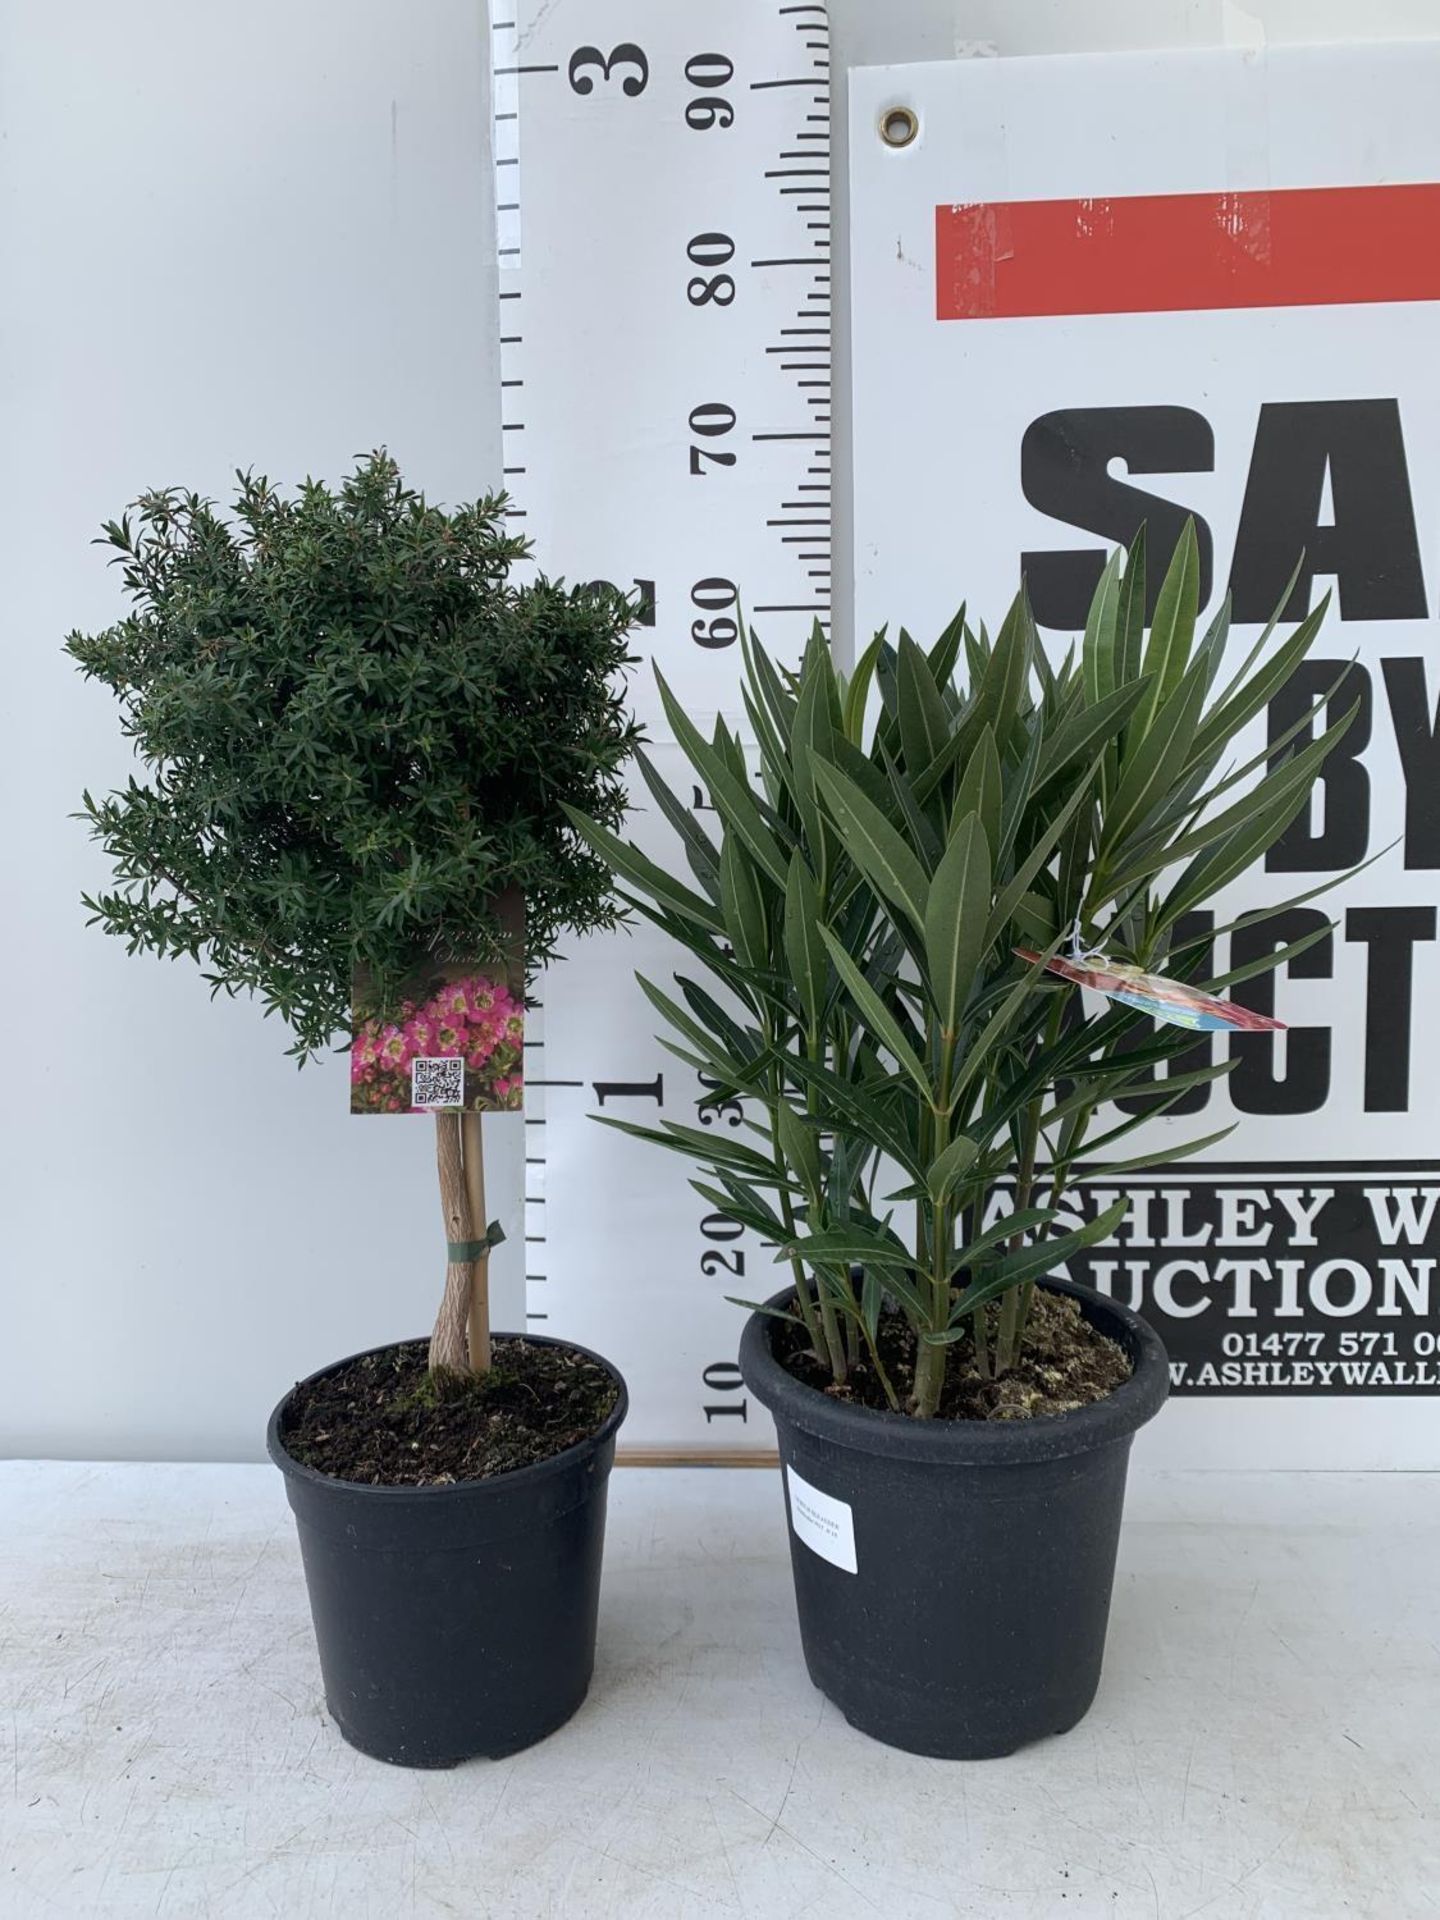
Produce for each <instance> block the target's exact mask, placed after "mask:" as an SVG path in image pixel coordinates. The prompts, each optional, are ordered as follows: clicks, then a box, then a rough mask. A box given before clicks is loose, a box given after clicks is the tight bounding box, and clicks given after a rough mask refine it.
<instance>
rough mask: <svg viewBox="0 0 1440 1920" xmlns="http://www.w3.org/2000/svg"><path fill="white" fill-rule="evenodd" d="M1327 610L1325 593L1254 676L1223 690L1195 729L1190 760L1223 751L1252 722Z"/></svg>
mask: <svg viewBox="0 0 1440 1920" xmlns="http://www.w3.org/2000/svg"><path fill="white" fill-rule="evenodd" d="M1329 610H1330V596H1329V594H1328V593H1327V594H1326V595H1325V597H1324V599H1323V600H1322V601H1321V602H1320V604H1319V606H1318V607H1316V608H1314V609H1313V610H1312V611H1311V612H1310V613H1308V614H1307V615H1306V616H1305V618H1304V619H1303V620H1302V621H1301V622H1300V624H1299V625H1298V626H1297V627H1296V628H1295V629H1294V631H1293V632H1292V633H1290V634H1288V635H1287V636H1286V638H1285V639H1284V640H1283V641H1282V642H1281V644H1280V645H1279V646H1278V647H1277V648H1276V649H1275V651H1274V653H1273V654H1271V655H1270V657H1269V659H1268V660H1266V662H1265V663H1264V665H1263V666H1262V667H1261V668H1260V669H1259V671H1258V672H1257V673H1255V674H1253V675H1251V676H1250V678H1249V679H1247V680H1246V681H1245V682H1243V684H1241V685H1240V686H1239V687H1237V688H1236V690H1235V691H1234V692H1233V693H1231V692H1228V690H1227V693H1226V694H1225V695H1224V696H1222V698H1221V699H1220V701H1219V702H1218V703H1217V704H1216V705H1215V706H1213V707H1212V708H1211V709H1210V711H1209V712H1208V713H1207V714H1206V715H1205V718H1204V719H1203V720H1202V721H1201V723H1200V725H1199V727H1197V728H1196V730H1195V737H1194V742H1193V747H1192V758H1193V759H1195V760H1203V759H1205V758H1206V757H1207V755H1209V754H1211V753H1212V752H1218V751H1220V750H1223V748H1224V745H1225V742H1226V741H1227V740H1230V739H1233V738H1234V736H1235V735H1236V734H1237V733H1238V732H1239V731H1240V729H1241V728H1242V727H1243V726H1244V725H1245V724H1246V722H1247V721H1249V720H1252V719H1254V717H1255V715H1256V714H1257V713H1259V712H1260V711H1261V709H1262V708H1263V707H1266V706H1268V705H1269V704H1270V701H1271V700H1272V699H1273V698H1274V696H1275V695H1276V694H1277V693H1278V692H1279V691H1280V689H1281V688H1282V687H1283V686H1284V685H1285V682H1286V681H1287V680H1288V679H1289V678H1290V676H1291V674H1292V673H1293V672H1294V671H1295V669H1296V667H1298V666H1299V664H1300V662H1301V661H1302V660H1303V659H1304V658H1305V656H1306V654H1307V653H1308V652H1309V651H1310V649H1311V647H1312V646H1314V644H1315V640H1316V637H1317V636H1318V634H1319V632H1320V629H1321V627H1322V626H1323V625H1324V623H1325V616H1326V614H1327V613H1328V612H1329ZM1268 631H1269V629H1268V628H1267V632H1268Z"/></svg>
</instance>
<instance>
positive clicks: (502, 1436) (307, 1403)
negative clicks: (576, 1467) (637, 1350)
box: [280, 1340, 618, 1487]
mask: <svg viewBox="0 0 1440 1920" xmlns="http://www.w3.org/2000/svg"><path fill="white" fill-rule="evenodd" d="M427 1357H428V1349H427V1345H426V1343H425V1342H424V1341H423V1340H414V1341H410V1342H407V1343H406V1344H405V1345H403V1346H398V1347H386V1348H385V1349H384V1351H383V1352H381V1353H370V1354H365V1355H364V1356H363V1357H362V1358H361V1359H359V1360H352V1361H350V1362H349V1364H348V1365H346V1366H343V1367H341V1368H339V1369H338V1370H337V1371H336V1372H334V1373H329V1374H326V1376H325V1378H324V1379H323V1380H317V1381H314V1382H312V1384H310V1385H309V1386H301V1387H298V1388H297V1389H296V1392H295V1395H294V1398H293V1399H292V1401H291V1404H290V1410H289V1414H288V1417H287V1419H286V1422H285V1425H284V1428H283V1430H282V1432H281V1435H280V1437H281V1439H282V1440H283V1441H284V1443H285V1450H286V1452H287V1453H289V1454H290V1455H291V1456H292V1458H294V1459H296V1460H298V1461H299V1462H300V1463H301V1465H302V1466H307V1467H314V1468H315V1469H316V1471H317V1472H319V1473H329V1474H333V1475H334V1476H335V1477H336V1479H338V1480H353V1481H358V1482H359V1483H360V1484H361V1485H363V1486H371V1487H425V1486H451V1485H453V1484H454V1483H455V1482H456V1481H459V1480H488V1479H489V1478H490V1477H491V1476H492V1475H493V1474H497V1473H510V1472H512V1471H513V1470H514V1469H515V1468H516V1467H529V1466H533V1465H534V1464H535V1463H536V1462H537V1461H539V1460H549V1459H550V1458H551V1457H552V1456H553V1455H554V1454H557V1453H563V1452H564V1451H565V1449H566V1448H567V1447H573V1446H575V1445H576V1443H577V1442H579V1441H581V1440H586V1439H588V1438H589V1437H590V1435H591V1434H592V1433H594V1432H595V1430H596V1429H597V1428H598V1427H599V1426H601V1425H602V1424H603V1422H604V1420H605V1417H606V1415H607V1414H608V1413H609V1412H610V1410H611V1409H612V1408H613V1407H614V1405H615V1399H616V1394H617V1392H618V1389H617V1387H616V1385H615V1380H614V1378H613V1376H612V1375H611V1374H610V1373H608V1372H607V1371H606V1369H605V1368H604V1367H602V1366H600V1365H599V1364H598V1362H596V1361H594V1360H592V1359H590V1358H589V1357H588V1356H587V1355H586V1354H583V1353H576V1352H574V1351H573V1350H572V1349H571V1348H569V1347H537V1346H531V1345H530V1343H529V1342H528V1341H525V1340H497V1341H496V1342H495V1347H494V1365H493V1366H492V1367H491V1369H490V1371H489V1373H485V1374H476V1375H465V1376H461V1375H457V1374H447V1375H440V1376H433V1377H432V1375H431V1374H430V1371H429V1369H428V1367H427V1365H426V1361H427Z"/></svg>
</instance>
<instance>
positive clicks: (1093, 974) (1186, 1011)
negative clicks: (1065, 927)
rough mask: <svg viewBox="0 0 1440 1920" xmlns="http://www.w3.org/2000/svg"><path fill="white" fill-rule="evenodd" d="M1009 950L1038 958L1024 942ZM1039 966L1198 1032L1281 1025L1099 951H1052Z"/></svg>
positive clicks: (1033, 959)
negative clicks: (1070, 955) (1070, 954)
mask: <svg viewBox="0 0 1440 1920" xmlns="http://www.w3.org/2000/svg"><path fill="white" fill-rule="evenodd" d="M1015 954H1016V957H1017V958H1018V959H1021V960H1028V961H1029V962H1030V964H1031V965H1032V966H1033V965H1034V964H1035V963H1036V961H1038V960H1039V958H1040V955H1039V954H1038V953H1034V952H1032V951H1031V949H1030V948H1029V947H1016V948H1015ZM1045 970H1046V972H1047V973H1056V974H1059V976H1060V978H1061V979H1062V980H1071V981H1073V982H1074V983H1075V985H1076V986H1077V987H1090V988H1092V989H1093V990H1094V992H1096V993H1103V994H1104V995H1105V997H1106V998H1107V999H1108V1000H1118V1001H1119V1002H1120V1004H1121V1005H1122V1006H1126V1007H1135V1008H1137V1009H1138V1010H1139V1012H1141V1013H1148V1014H1152V1015H1153V1016H1154V1017H1155V1019H1157V1020H1163V1021H1164V1022H1165V1024H1166V1025H1167V1026H1171V1027H1191V1028H1193V1029H1195V1031H1197V1032H1200V1033H1213V1032H1216V1031H1217V1030H1221V1029H1225V1030H1229V1031H1232V1032H1261V1031H1270V1030H1272V1029H1274V1028H1282V1029H1283V1027H1284V1025H1285V1022H1284V1021H1283V1020H1272V1019H1271V1018H1270V1017H1269V1015H1268V1014H1263V1013H1253V1012H1252V1011H1251V1010H1250V1008H1249V1007H1242V1006H1238V1005H1237V1004H1236V1003H1235V1002H1234V1001H1233V1000H1217V999H1216V998H1215V996H1214V995H1213V994H1209V993H1201V992H1200V991H1199V989H1198V988H1196V987H1187V986H1185V985H1184V983H1183V982H1181V981H1179V980H1167V979H1166V977H1165V975H1164V974H1163V973H1145V972H1143V971H1142V969H1141V968H1139V967H1134V966H1130V965H1128V964H1127V963H1126V962H1125V961H1123V960H1108V959H1106V957H1105V955H1104V954H1086V955H1083V956H1082V957H1081V958H1080V959H1078V960H1073V959H1067V958H1066V957H1065V956H1064V955H1063V954H1056V955H1055V956H1054V958H1053V959H1050V960H1047V961H1046V962H1045Z"/></svg>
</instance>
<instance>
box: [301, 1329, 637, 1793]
mask: <svg viewBox="0 0 1440 1920" xmlns="http://www.w3.org/2000/svg"><path fill="white" fill-rule="evenodd" d="M511 1337H517V1336H507V1335H505V1334H500V1335H498V1336H497V1338H499V1339H502V1340H503V1339H506V1338H511ZM524 1338H525V1339H526V1341H527V1342H529V1344H531V1345H533V1346H567V1347H569V1349H570V1351H571V1352H573V1353H587V1350H586V1349H585V1348H583V1347H576V1346H574V1345H573V1343H571V1342H569V1341H557V1340H546V1339H543V1338H541V1337H539V1336H537V1335H535V1334H526V1335H525V1336H524ZM372 1351H374V1352H386V1351H388V1349H386V1348H375V1349H372ZM362 1357H363V1356H362V1355H359V1354H356V1355H353V1356H352V1358H353V1359H360V1358H362ZM587 1357H588V1358H589V1359H592V1360H597V1361H599V1364H600V1365H601V1366H603V1367H605V1368H606V1369H607V1370H608V1371H609V1373H610V1374H611V1376H612V1377H613V1379H614V1380H615V1383H616V1386H617V1387H618V1388H619V1395H618V1398H617V1400H616V1402H615V1406H614V1408H613V1409H612V1411H611V1412H610V1413H609V1415H608V1416H607V1417H606V1419H605V1422H604V1424H603V1425H602V1426H600V1427H599V1428H598V1429H597V1430H596V1432H595V1433H594V1434H592V1435H591V1436H590V1437H589V1438H588V1439H586V1440H583V1441H581V1442H580V1443H579V1444H578V1445H576V1446H573V1447H569V1448H567V1449H566V1451H565V1452H564V1453H559V1454H556V1455H555V1457H554V1458H553V1459H551V1460H542V1461H540V1462H538V1463H537V1464H536V1465H535V1466H531V1467H521V1468H519V1469H517V1470H516V1471H515V1472H513V1473H505V1474H497V1475H496V1476H495V1477H494V1478H493V1479H489V1480H472V1481H462V1482H460V1483H458V1484H456V1485H454V1486H432V1487H373V1486H362V1485H360V1484H358V1483H356V1482H352V1481H346V1480H340V1479H336V1478H334V1477H333V1476H332V1475H330V1474H325V1473H317V1472H316V1471H315V1470H314V1469H313V1468H311V1467H306V1466H302V1465H301V1464H300V1462H299V1461H297V1460H293V1459H292V1458H291V1457H290V1455H289V1454H288V1453H287V1452H286V1451H285V1442H284V1438H283V1435H284V1431H285V1423H286V1416H287V1413H288V1409H289V1406H290V1401H291V1398H292V1396H291V1395H290V1394H287V1395H286V1396H285V1398H284V1399H283V1400H282V1401H281V1402H280V1404H279V1406H278V1407H276V1409H275V1411H274V1413H272V1414H271V1416H270V1425H269V1429H268V1431H267V1434H266V1444H267V1446H268V1448H269V1451H270V1458H271V1459H272V1460H273V1461H274V1462H275V1464H276V1466H277V1467H279V1469H280V1471H281V1472H282V1473H283V1474H284V1476H285V1486H286V1491H287V1493H288V1494H289V1497H290V1505H291V1507H292V1508H293V1509H294V1513H295V1519H296V1523H297V1525H298V1528H299V1532H300V1550H301V1554H302V1557H303V1559H304V1563H305V1581H306V1585H307V1586H308V1588H309V1590H310V1611H311V1614H312V1616H313V1618H314V1622H315V1639H316V1642H317V1644H318V1646H319V1652H320V1670H321V1674H322V1675H323V1677H324V1682H325V1700H326V1704H327V1705H328V1707H329V1709H330V1712H331V1714H332V1716H333V1717H334V1720H335V1722H336V1724H337V1725H338V1727H339V1728H340V1731H341V1733H343V1734H344V1736H345V1738H346V1739H347V1740H348V1741H349V1742H350V1744H351V1746H352V1747H358V1748H359V1749H360V1751H361V1752H362V1753H368V1754H371V1755H373V1756H374V1758H375V1759H377V1760H388V1761H391V1762H392V1763H393V1764H394V1765H396V1766H402V1767H453V1766H457V1765H458V1764H459V1763H460V1762H461V1761H462V1760H472V1759H476V1758H479V1757H482V1756H483V1757H487V1758H490V1759H499V1758H501V1757H502V1756H503V1755H505V1754H508V1753H516V1752H518V1751H519V1750H520V1749H521V1748H522V1747H529V1746H533V1745H534V1744H535V1742H536V1741H537V1740H543V1739H544V1738H545V1736H546V1735H547V1734H549V1733H553V1732H554V1731H555V1729H556V1728H557V1727H559V1726H562V1725H563V1724H564V1722H565V1721H567V1720H568V1719H569V1718H570V1716H571V1715H572V1714H573V1713H574V1712H575V1710H576V1708H577V1707H578V1706H579V1705H580V1703H581V1701H582V1700H583V1699H584V1698H585V1694H586V1691H587V1689H588V1688H589V1685H590V1675H591V1671H592V1669H593V1666H594V1661H595V1618H596V1612H597V1609H598V1605H599V1598H600V1560H601V1554H602V1551H603V1548H604V1544H605V1493H606V1487H607V1483H608V1481H609V1477H610V1468H611V1465H612V1464H613V1462H614V1459H615V1434H616V1431H617V1429H618V1428H619V1426H620V1423H621V1421H622V1420H623V1419H624V1418H625V1414H626V1411H627V1408H628V1405H629V1401H628V1396H627V1394H626V1391H625V1382H624V1381H623V1380H622V1379H621V1377H620V1375H619V1374H618V1373H617V1372H616V1371H615V1369H614V1367H612V1366H611V1365H610V1363H609V1361H607V1360H604V1359H601V1357H600V1355H599V1354H593V1353H587ZM347 1365H349V1362H348V1361H344V1360H342V1361H337V1362H336V1363H335V1366H333V1367H325V1368H322V1369H321V1371H320V1372H319V1373H316V1374H313V1375H312V1376H311V1380H320V1379H323V1378H324V1377H325V1375H326V1374H328V1373H333V1372H335V1371H336V1370H337V1369H338V1368H339V1367H342V1366H347ZM309 1384H310V1381H302V1382H301V1386H302V1387H303V1386H308V1385H309ZM299 1390H300V1389H299V1388H296V1389H295V1391H296V1392H298V1391H299Z"/></svg>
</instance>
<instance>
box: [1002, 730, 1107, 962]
mask: <svg viewBox="0 0 1440 1920" xmlns="http://www.w3.org/2000/svg"><path fill="white" fill-rule="evenodd" d="M1093 781H1094V769H1093V766H1092V769H1091V774H1090V777H1089V778H1087V779H1085V780H1082V781H1080V782H1079V783H1078V785H1077V786H1076V788H1075V791H1074V792H1073V793H1072V794H1071V795H1070V798H1069V799H1068V800H1067V801H1066V802H1065V804H1064V806H1063V807H1061V809H1060V811H1059V812H1058V813H1057V814H1056V815H1055V817H1054V819H1053V820H1052V821H1051V822H1050V825H1049V826H1048V827H1047V828H1046V830H1045V832H1044V833H1042V834H1041V836H1040V838H1039V839H1038V840H1037V841H1036V842H1035V845H1034V846H1033V847H1032V848H1031V849H1030V851H1029V853H1028V854H1027V855H1026V856H1025V858H1024V860H1022V861H1021V863H1020V865H1019V866H1018V867H1017V868H1016V870H1015V872H1014V873H1013V874H1012V875H1011V876H1010V878H1009V879H1008V880H1007V881H1006V883H1005V885H1004V886H1003V887H1002V888H1001V889H1000V891H999V892H998V893H997V894H996V896H995V904H994V906H993V907H992V908H991V911H990V923H989V925H988V926H987V927H986V929H985V945H986V947H987V948H988V947H990V946H993V944H994V943H995V941H997V940H998V939H999V938H1000V936H1001V934H1002V933H1004V931H1005V929H1006V927H1007V926H1008V925H1009V923H1010V921H1011V919H1012V917H1013V916H1014V914H1015V911H1016V909H1017V908H1018V907H1019V905H1020V903H1021V901H1022V900H1024V899H1025V898H1026V896H1027V895H1028V894H1029V893H1030V892H1031V891H1032V889H1033V887H1034V884H1035V881H1036V879H1037V878H1038V876H1039V875H1040V874H1041V873H1042V872H1043V871H1044V869H1045V868H1046V867H1047V866H1048V865H1049V863H1050V861H1051V860H1052V859H1053V857H1054V855H1055V852H1056V849H1057V848H1058V847H1059V846H1060V843H1061V841H1062V840H1063V839H1064V837H1065V832H1066V829H1067V828H1068V827H1069V826H1070V824H1071V822H1072V821H1073V820H1074V819H1076V818H1077V816H1078V815H1079V813H1080V809H1081V807H1082V805H1083V804H1084V802H1085V801H1087V800H1088V799H1089V798H1090V795H1091V792H1092V789H1093Z"/></svg>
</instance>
